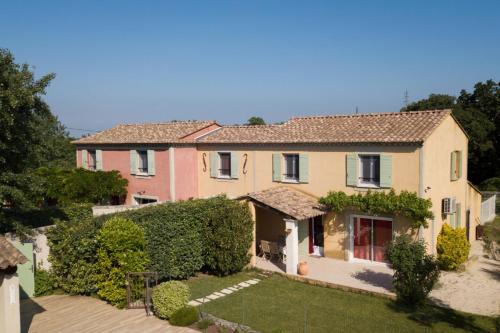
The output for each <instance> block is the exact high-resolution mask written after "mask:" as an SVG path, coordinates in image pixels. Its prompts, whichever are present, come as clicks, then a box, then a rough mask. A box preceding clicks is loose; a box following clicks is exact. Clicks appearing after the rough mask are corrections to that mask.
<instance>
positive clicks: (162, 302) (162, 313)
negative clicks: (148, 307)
mask: <svg viewBox="0 0 500 333" xmlns="http://www.w3.org/2000/svg"><path fill="white" fill-rule="evenodd" d="M189 297H190V292H189V287H188V286H187V285H185V284H184V283H182V282H180V281H168V282H163V283H161V284H159V285H158V286H156V287H155V288H154V289H153V295H152V300H153V307H154V312H155V314H156V316H157V317H159V318H162V319H169V318H170V317H171V316H172V315H173V314H174V312H175V311H177V310H179V309H181V308H183V307H185V306H186V304H187V302H188V300H189Z"/></svg>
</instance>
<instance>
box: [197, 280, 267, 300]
mask: <svg viewBox="0 0 500 333" xmlns="http://www.w3.org/2000/svg"><path fill="white" fill-rule="evenodd" d="M259 282H260V279H257V278H254V279H250V280H247V281H243V282H240V283H238V284H235V285H234V286H231V287H227V288H224V289H222V290H220V291H216V292H213V293H211V294H210V295H207V296H205V297H201V298H197V299H194V300H192V301H190V302H189V303H188V304H189V305H191V306H198V305H201V304H203V303H208V302H210V301H213V300H216V299H218V298H221V297H224V296H226V295H230V294H232V293H234V292H237V291H239V290H242V289H244V288H248V287H250V286H252V285H255V284H257V283H259Z"/></svg>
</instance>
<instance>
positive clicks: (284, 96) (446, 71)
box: [0, 0, 500, 134]
mask: <svg viewBox="0 0 500 333" xmlns="http://www.w3.org/2000/svg"><path fill="white" fill-rule="evenodd" d="M0 47H4V48H8V49H10V50H11V51H12V52H13V53H14V55H15V56H16V59H17V61H18V62H28V63H29V64H31V65H33V66H35V71H36V73H37V75H42V74H45V73H48V72H55V73H56V74H57V77H56V79H55V80H54V81H53V83H52V85H51V86H50V88H49V89H48V91H47V97H46V99H47V101H48V102H49V104H50V106H51V108H52V111H53V112H54V113H55V114H56V115H57V116H58V117H59V118H60V120H61V121H62V122H63V123H64V124H65V125H66V126H68V127H75V128H84V129H96V130H99V129H103V128H106V127H110V126H112V125H115V124H116V123H130V122H150V121H166V120H171V119H178V120H181V119H217V120H220V122H222V123H229V124H231V123H243V122H244V121H245V120H246V119H248V118H249V117H250V116H252V115H256V116H262V117H263V118H264V119H265V120H266V121H268V122H276V121H281V120H286V119H288V118H289V117H291V116H294V115H311V114H337V113H352V112H354V110H355V107H356V106H358V107H359V110H360V112H363V113H365V112H381V111H397V110H399V109H400V107H401V106H402V103H403V95H404V91H405V90H406V89H407V90H408V92H409V96H410V99H411V100H417V99H420V98H423V97H426V96H427V95H428V94H430V93H433V92H435V93H447V94H457V93H458V92H459V91H460V90H461V89H463V88H466V89H471V88H472V87H473V85H474V83H476V82H477V81H484V80H487V79H490V78H492V79H494V80H500V1H498V0H495V1H485V0H484V1H483V0H482V1H472V0H471V1H456V0H455V1H401V0H400V1H385V2H383V1H345V2H335V1H301V2H298V1H297V2H296V1H293V2H292V1H270V0H264V1H255V0H251V1H250V0H249V1H223V2H219V1H199V2H198V1H177V2H173V1H169V2H167V1H156V2H155V1H134V2H132V1H125V0H122V1H79V2H77V1H31V2H30V1H6V0H5V1H2V3H1V4H0ZM74 134H78V133H76V132H74Z"/></svg>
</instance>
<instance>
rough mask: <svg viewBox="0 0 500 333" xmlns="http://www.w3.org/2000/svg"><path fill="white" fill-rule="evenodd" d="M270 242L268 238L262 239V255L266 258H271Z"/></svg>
mask: <svg viewBox="0 0 500 333" xmlns="http://www.w3.org/2000/svg"><path fill="white" fill-rule="evenodd" d="M269 243H270V242H268V241H266V240H261V241H260V254H259V255H260V256H261V257H262V258H264V259H271V257H272V256H271V246H270V244H269Z"/></svg>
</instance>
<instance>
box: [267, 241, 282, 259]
mask: <svg viewBox="0 0 500 333" xmlns="http://www.w3.org/2000/svg"><path fill="white" fill-rule="evenodd" d="M269 252H270V254H271V257H270V259H271V260H272V259H273V258H276V259H278V260H281V259H282V258H281V250H280V247H279V245H278V243H276V242H269Z"/></svg>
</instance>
